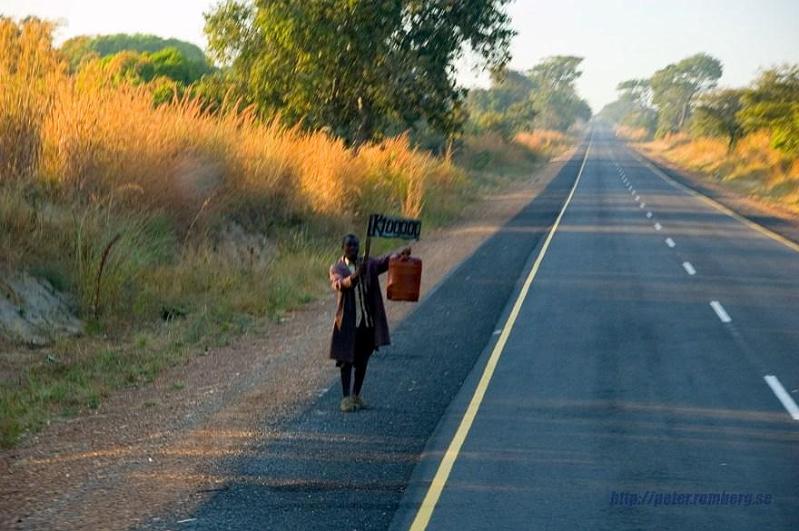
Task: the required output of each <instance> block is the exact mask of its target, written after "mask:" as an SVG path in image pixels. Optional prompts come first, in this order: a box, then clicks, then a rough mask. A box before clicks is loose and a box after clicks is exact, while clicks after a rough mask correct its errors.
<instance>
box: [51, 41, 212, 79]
mask: <svg viewBox="0 0 799 531" xmlns="http://www.w3.org/2000/svg"><path fill="white" fill-rule="evenodd" d="M122 52H136V53H138V54H140V55H141V56H149V57H151V58H152V59H153V62H154V63H159V64H160V65H161V68H163V69H165V70H166V71H169V73H164V74H163V75H166V76H167V77H169V78H170V79H173V80H175V81H178V82H181V83H183V84H184V85H188V84H190V83H193V82H194V81H197V80H199V79H200V78H201V77H202V76H204V75H206V74H209V73H211V67H210V66H209V65H208V62H207V61H206V58H205V54H204V53H203V51H202V50H201V49H200V48H199V47H197V46H196V45H194V44H192V43H190V42H186V41H181V40H179V39H162V38H161V37H157V36H155V35H142V34H135V35H128V34H126V33H118V34H115V35H99V36H96V37H89V36H86V35H79V36H77V37H73V38H71V39H68V40H66V41H64V44H62V45H61V53H62V54H64V56H65V57H66V58H67V60H68V61H69V65H70V70H71V71H73V72H75V71H76V70H77V69H78V68H79V67H80V65H81V63H83V62H84V61H86V60H88V59H90V58H92V57H100V58H106V57H110V56H113V55H117V54H119V53H122Z"/></svg>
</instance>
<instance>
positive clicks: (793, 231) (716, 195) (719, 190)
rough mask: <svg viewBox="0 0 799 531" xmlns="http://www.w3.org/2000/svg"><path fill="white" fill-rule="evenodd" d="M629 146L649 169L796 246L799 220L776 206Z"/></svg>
mask: <svg viewBox="0 0 799 531" xmlns="http://www.w3.org/2000/svg"><path fill="white" fill-rule="evenodd" d="M628 146H629V147H630V148H631V149H632V150H633V151H634V152H635V153H638V154H639V155H640V156H642V157H644V158H645V159H646V160H647V161H649V162H650V163H651V164H652V165H654V166H655V167H656V168H658V169H659V170H660V171H662V172H664V173H665V174H666V175H667V176H669V177H670V178H672V179H674V180H675V181H677V182H678V183H680V184H682V185H683V186H687V187H688V188H691V189H692V190H694V191H696V192H699V193H700V194H702V195H705V196H707V197H709V198H711V199H712V200H714V201H716V202H718V203H720V204H721V205H723V206H725V207H727V208H729V209H730V210H732V211H734V212H736V213H737V214H739V215H741V216H743V217H745V218H746V219H748V220H750V221H752V222H754V223H757V224H759V225H762V226H763V227H765V228H767V229H768V230H770V231H773V232H775V233H777V234H779V235H780V236H783V237H784V238H787V239H789V240H791V241H792V242H795V243H799V216H797V215H796V214H794V213H793V212H791V211H789V210H787V209H785V208H782V207H780V206H778V205H772V204H767V203H765V202H763V201H762V200H759V199H756V198H753V197H746V196H743V195H741V194H738V193H736V192H735V191H733V190H731V189H730V188H729V187H727V186H724V185H723V184H721V183H717V182H713V181H711V180H709V179H708V178H707V177H705V176H703V175H702V174H700V173H698V172H692V171H690V170H686V169H684V168H680V167H678V166H677V165H675V164H673V163H672V162H669V161H667V160H666V159H664V158H663V157H660V156H658V155H656V154H654V153H651V152H649V151H646V150H643V149H640V148H638V147H637V146H634V145H630V144H628Z"/></svg>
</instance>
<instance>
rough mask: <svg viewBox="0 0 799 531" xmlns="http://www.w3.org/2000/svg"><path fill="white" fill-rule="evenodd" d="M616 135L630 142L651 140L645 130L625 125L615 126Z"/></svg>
mask: <svg viewBox="0 0 799 531" xmlns="http://www.w3.org/2000/svg"><path fill="white" fill-rule="evenodd" d="M616 135H617V136H619V137H620V138H624V139H625V140H629V141H631V142H645V141H646V140H649V139H650V138H651V137H650V135H649V131H647V130H646V128H644V127H630V126H627V125H618V126H616Z"/></svg>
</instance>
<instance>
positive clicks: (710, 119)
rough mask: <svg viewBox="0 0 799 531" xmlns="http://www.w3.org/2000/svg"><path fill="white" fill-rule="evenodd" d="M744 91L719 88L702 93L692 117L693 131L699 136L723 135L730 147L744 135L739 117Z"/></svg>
mask: <svg viewBox="0 0 799 531" xmlns="http://www.w3.org/2000/svg"><path fill="white" fill-rule="evenodd" d="M742 94H743V91H741V90H736V89H727V90H718V91H714V92H708V93H706V94H704V95H702V96H701V97H700V98H699V100H698V105H697V106H696V109H695V110H694V115H693V117H692V118H691V131H692V132H693V133H694V135H697V136H723V137H726V138H727V139H728V142H727V145H728V149H730V150H731V149H733V148H734V147H735V143H736V142H737V141H738V139H739V138H741V136H743V133H744V128H743V126H742V125H741V122H740V120H739V119H738V112H739V111H740V110H741V95H742Z"/></svg>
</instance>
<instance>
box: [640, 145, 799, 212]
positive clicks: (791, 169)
mask: <svg viewBox="0 0 799 531" xmlns="http://www.w3.org/2000/svg"><path fill="white" fill-rule="evenodd" d="M769 141H770V135H769V133H768V132H767V131H760V132H755V133H752V134H749V135H747V136H745V137H744V138H742V139H741V140H739V141H738V143H737V144H736V146H735V149H733V150H732V151H728V149H727V142H726V140H725V139H720V138H704V137H703V138H691V137H689V136H688V135H685V134H677V135H671V136H667V137H665V138H663V139H660V140H657V141H654V142H649V143H647V144H643V147H644V149H646V150H649V151H651V152H653V153H656V154H659V155H661V156H663V157H665V158H666V159H668V160H670V161H672V162H674V163H675V164H677V165H679V166H682V167H684V168H687V169H690V170H693V171H698V172H701V173H703V174H705V175H707V176H708V177H709V178H713V179H715V180H718V181H721V182H723V183H725V184H727V185H729V186H731V187H733V188H734V189H736V190H737V191H739V192H741V193H744V194H746V195H749V196H752V197H755V198H758V199H761V200H764V201H766V202H770V203H775V204H779V205H780V206H783V207H786V208H788V209H789V210H792V211H794V212H799V160H795V159H791V158H789V157H787V156H786V155H784V154H782V153H781V152H779V151H777V150H775V149H774V148H772V147H771V146H770V144H769Z"/></svg>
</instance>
